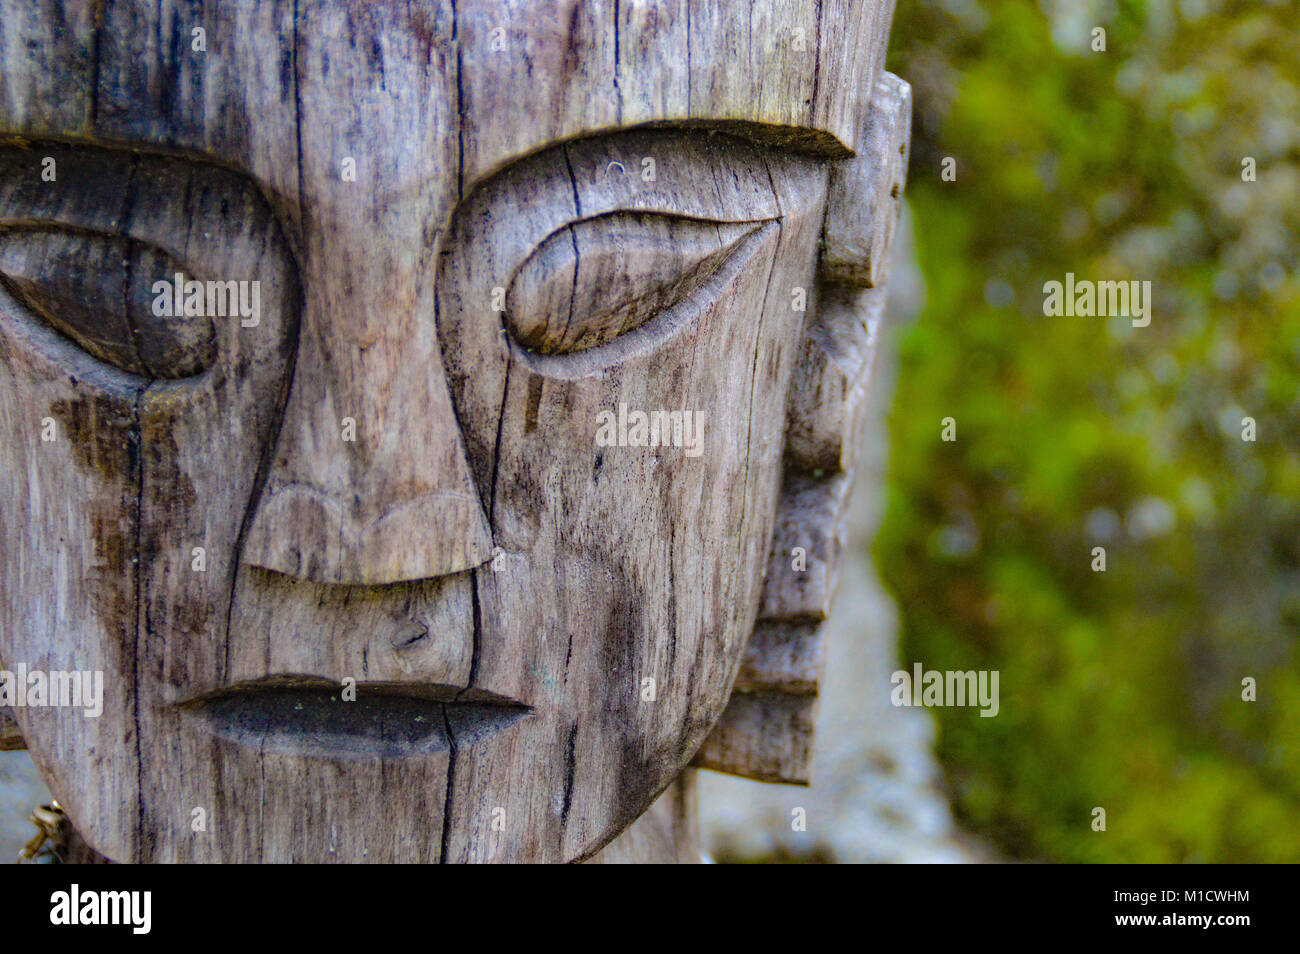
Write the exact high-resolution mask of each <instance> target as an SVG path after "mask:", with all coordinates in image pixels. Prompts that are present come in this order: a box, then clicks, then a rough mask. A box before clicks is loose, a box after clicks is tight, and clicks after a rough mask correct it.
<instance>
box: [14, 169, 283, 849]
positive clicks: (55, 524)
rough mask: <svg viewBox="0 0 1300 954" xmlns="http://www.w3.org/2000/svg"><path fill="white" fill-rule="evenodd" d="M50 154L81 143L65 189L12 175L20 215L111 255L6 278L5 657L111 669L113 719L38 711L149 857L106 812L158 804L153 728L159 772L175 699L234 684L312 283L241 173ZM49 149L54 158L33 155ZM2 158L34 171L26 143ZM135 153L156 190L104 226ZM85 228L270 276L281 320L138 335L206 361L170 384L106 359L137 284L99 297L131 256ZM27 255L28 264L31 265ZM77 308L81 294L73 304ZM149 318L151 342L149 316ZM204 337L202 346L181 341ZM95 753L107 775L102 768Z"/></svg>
mask: <svg viewBox="0 0 1300 954" xmlns="http://www.w3.org/2000/svg"><path fill="white" fill-rule="evenodd" d="M48 149H49V150H53V151H56V152H57V153H58V155H59V167H60V170H61V175H60V179H59V182H60V183H61V184H62V183H66V188H65V189H64V191H63V192H61V193H60V194H59V195H57V196H53V197H52V196H51V195H50V194H49V193H48V192H47V193H38V192H36V191H32V192H29V193H24V192H23V190H22V189H17V190H13V191H11V192H9V193H8V194H7V195H6V200H7V203H8V204H7V205H6V206H5V207H4V208H3V209H0V222H2V221H3V219H4V218H5V217H13V218H21V219H24V220H27V221H31V220H33V219H36V220H38V221H40V223H41V228H42V229H43V230H44V233H43V234H44V235H45V236H47V237H48V236H55V237H56V239H55V240H47V238H42V239H40V240H39V242H38V243H37V245H35V246H32V245H29V246H27V248H26V252H25V254H27V255H29V256H30V255H36V254H45V253H51V249H53V252H52V253H51V254H54V262H56V263H62V264H63V265H64V266H69V267H70V265H71V264H72V263H73V262H74V261H76V262H80V263H81V264H82V265H83V266H84V267H85V268H86V269H90V271H86V272H84V273H77V272H76V271H75V270H70V269H69V268H54V267H50V268H42V267H40V263H39V262H36V263H35V265H34V267H33V269H32V270H31V272H30V273H29V274H28V275H27V276H26V277H25V278H24V279H23V287H22V289H21V291H20V290H19V289H18V288H16V287H15V285H16V283H15V282H14V281H12V276H11V280H10V281H9V282H8V285H9V288H10V289H11V290H12V291H15V292H18V293H15V294H10V293H8V292H6V291H4V290H0V406H3V407H4V408H6V409H7V411H6V413H4V414H3V415H0V441H2V442H3V445H4V446H5V447H6V448H7V449H8V452H9V453H10V454H12V455H14V457H11V459H10V461H9V462H7V464H6V466H4V467H0V481H2V483H0V487H2V488H3V499H4V500H5V501H6V503H5V509H4V518H3V520H2V521H0V564H2V565H0V580H3V581H5V586H6V587H8V588H9V589H8V592H6V593H5V594H4V597H5V598H4V599H3V600H0V604H3V606H4V609H3V610H2V611H0V612H2V613H3V616H4V618H3V620H2V621H0V632H2V633H3V634H4V639H5V641H4V643H3V645H0V658H3V660H4V662H5V663H6V664H9V663H12V664H15V665H16V664H18V663H24V664H26V665H28V666H29V667H32V668H41V669H45V670H76V671H85V670H99V671H101V672H102V673H103V694H104V709H103V714H102V715H100V716H99V717H98V718H93V719H92V718H83V717H81V716H80V714H79V713H75V712H73V713H70V712H68V711H65V710H59V709H52V708H51V709H39V708H27V709H23V710H21V711H19V712H18V713H17V717H18V720H19V723H20V726H21V728H22V731H23V736H24V738H25V740H26V742H27V744H28V747H29V749H30V750H31V751H32V753H33V757H34V758H35V759H36V760H37V762H38V764H39V765H40V767H41V769H42V771H43V772H44V773H45V774H46V777H47V779H49V780H50V786H51V788H53V789H54V790H55V791H57V792H59V797H60V799H61V800H62V801H63V802H64V805H65V807H66V808H67V809H68V811H69V813H70V814H71V815H72V817H74V818H77V819H83V818H84V819H87V820H90V828H89V830H88V831H87V833H86V834H87V835H88V837H89V838H90V839H91V841H92V843H93V844H94V845H95V847H96V848H97V849H98V850H100V851H102V852H104V853H106V854H108V855H110V856H112V857H118V858H131V857H136V847H137V846H135V845H134V843H133V839H134V833H135V831H136V827H137V826H136V825H134V824H130V825H118V826H115V827H114V830H104V829H102V828H100V827H99V826H97V825H95V824H94V822H95V821H97V820H99V819H105V818H116V817H118V816H120V815H122V814H123V812H125V813H126V814H128V815H130V814H133V813H134V812H136V811H137V810H139V807H138V803H137V798H138V795H139V792H138V790H137V779H139V778H140V777H141V773H140V771H138V769H137V767H136V765H135V764H134V762H135V759H136V758H137V747H136V741H135V740H136V737H137V734H139V736H140V737H142V738H144V737H147V738H148V739H149V740H150V741H151V742H156V746H157V747H156V748H153V749H152V750H151V751H152V753H153V754H152V755H151V756H150V757H149V758H148V760H147V761H148V766H146V771H145V778H146V784H148V778H149V772H151V771H157V770H159V767H160V766H162V765H165V764H168V761H169V755H170V756H171V757H172V759H173V761H171V764H173V765H174V764H178V763H176V762H175V761H174V755H175V753H169V749H170V747H171V746H172V745H173V744H174V742H173V740H174V726H172V725H171V724H170V723H169V721H168V720H169V719H170V718H172V717H171V716H169V715H168V714H167V713H166V712H165V706H166V705H167V704H168V703H170V702H172V701H175V699H176V698H179V697H182V696H184V695H186V694H187V693H188V692H189V691H190V687H191V686H193V685H194V684H196V683H197V684H202V683H204V682H205V681H209V680H211V681H214V682H215V681H217V680H219V679H220V675H221V668H222V664H223V660H224V644H225V625H226V611H227V607H228V605H229V600H230V584H231V581H232V575H233V562H232V561H233V557H234V555H235V551H236V548H237V540H238V538H239V533H240V527H241V525H242V522H243V520H244V517H245V513H246V511H247V509H248V506H249V503H250V501H251V500H252V497H253V492H254V484H255V480H256V475H257V472H258V469H259V466H260V463H261V460H262V456H263V454H264V453H266V452H267V450H268V448H269V447H270V445H271V443H272V442H273V440H274V430H275V425H276V422H277V419H278V415H279V412H280V408H281V407H282V404H283V399H284V394H285V390H286V386H287V382H288V376H289V372H290V370H291V368H292V366H293V349H294V347H295V345H296V321H297V309H298V289H297V281H296V275H295V270H294V267H293V262H292V257H291V255H290V253H289V251H288V249H287V247H286V245H285V244H284V242H283V240H282V239H281V237H280V233H279V230H278V228H277V226H276V225H275V223H274V220H273V219H272V217H271V215H270V213H269V211H268V210H267V209H266V207H265V205H264V204H263V203H262V202H261V200H260V198H259V197H258V195H257V193H256V192H255V190H253V189H252V188H251V186H249V184H248V183H247V182H246V181H245V180H243V179H242V178H241V177H239V176H237V175H235V174H233V173H229V172H226V171H224V170H218V169H215V168H211V167H207V166H203V165H200V164H195V163H189V162H182V161H178V160H170V159H161V158H155V157H145V156H141V157H138V158H136V159H133V158H131V157H130V156H128V155H126V154H120V155H119V154H115V153H112V152H111V151H106V150H99V149H91V148H89V147H80V148H73V149H70V148H68V147H60V146H54V145H50V146H48ZM42 154H44V153H43V151H35V152H33V153H32V155H33V156H35V157H36V158H34V159H32V160H31V161H32V162H33V164H34V163H35V162H37V161H38V160H39V157H40V156H41V155H42ZM0 160H3V161H6V162H8V163H9V166H10V168H8V169H7V171H8V172H10V173H13V175H14V177H15V178H17V179H18V180H19V181H25V180H24V179H23V178H22V175H23V172H24V170H23V169H22V168H21V166H22V162H23V161H24V160H23V159H22V158H21V157H19V158H15V157H14V156H12V155H11V156H7V157H0ZM15 163H17V167H14V164H15ZM133 164H134V165H135V172H134V176H135V177H136V178H135V180H134V181H135V182H137V183H139V182H147V183H148V188H147V189H146V188H139V189H138V195H137V196H136V198H135V201H134V203H133V211H132V212H131V213H130V214H129V215H127V216H121V217H119V218H115V219H110V214H105V215H104V219H105V221H103V222H100V221H98V220H97V216H98V215H99V211H98V210H99V209H101V208H103V207H104V206H105V205H107V204H108V203H107V202H106V201H105V196H106V194H114V195H118V196H121V195H122V194H123V189H124V188H127V187H126V186H125V183H127V182H128V181H131V178H130V177H131V175H132V173H131V172H130V169H131V167H132V165H133ZM6 178H9V177H8V176H7V177H6ZM9 181H15V180H14V179H10V180H9ZM31 181H33V182H39V178H38V177H37V176H33V177H32V178H31ZM97 188H102V189H104V190H107V193H100V192H97V191H96V189H97ZM181 198H188V204H187V203H186V202H181V201H176V200H178V199H181ZM68 230H70V231H68ZM101 230H102V236H103V237H102V238H101V237H97V236H98V235H99V234H100V231H101ZM205 232H206V235H205V234H204V233H205ZM71 233H75V234H77V235H78V236H81V237H82V238H86V237H87V236H89V238H88V239H87V241H90V242H91V243H96V242H103V243H106V244H107V245H108V246H114V244H115V243H116V245H120V246H123V247H125V246H126V244H132V245H142V246H147V247H149V248H152V249H156V250H157V254H158V255H161V256H165V257H167V258H168V259H169V260H171V261H176V262H180V263H182V264H183V266H184V268H185V270H186V271H187V272H188V273H189V275H191V276H193V277H196V278H202V279H210V280H226V279H229V280H236V281H248V282H251V281H257V282H259V283H260V284H259V292H258V305H259V311H258V315H259V320H258V322H257V324H256V325H255V326H252V327H245V326H244V325H243V324H241V318H240V316H239V315H238V314H236V315H233V316H224V317H211V318H210V319H200V322H203V321H207V322H208V323H207V324H202V323H200V325H199V330H200V331H202V332H203V334H201V335H199V337H194V336H193V335H192V334H190V333H189V332H186V333H185V334H181V333H179V332H178V334H177V335H169V334H167V331H168V329H166V328H159V329H157V330H158V331H159V335H158V337H157V338H154V339H151V342H152V343H157V342H158V341H161V342H163V344H164V345H167V347H164V348H162V349H161V350H158V349H155V350H153V351H152V352H149V351H148V350H147V349H140V350H137V351H136V352H133V353H141V354H143V353H152V354H154V355H159V356H161V357H159V358H158V361H159V362H164V361H167V360H170V359H169V358H168V355H177V354H181V356H182V360H181V361H180V362H179V363H176V362H173V363H172V364H171V365H170V367H172V368H176V369H179V370H180V371H185V370H193V369H194V368H195V367H201V370H199V371H198V373H196V374H191V375H189V376H186V377H173V378H170V379H168V378H163V377H158V376H156V373H157V372H158V371H160V370H164V368H163V366H162V365H161V364H159V365H156V366H154V367H152V368H146V367H141V368H137V369H136V370H140V371H147V372H150V373H148V374H135V373H130V372H129V371H127V370H122V369H121V368H118V367H114V366H113V365H112V364H109V363H107V361H108V360H112V359H114V358H117V359H121V360H123V361H128V360H129V357H128V358H125V359H123V358H121V356H122V355H124V354H127V352H125V351H123V350H122V348H118V347H116V345H114V346H113V347H109V348H108V349H107V350H103V351H101V352H100V353H98V354H93V353H92V351H91V349H89V348H86V347H85V339H87V338H89V337H91V336H95V335H98V336H99V338H100V339H101V340H106V341H109V342H110V344H112V343H113V342H114V341H115V340H116V339H114V338H113V335H112V329H111V326H110V325H108V324H107V323H108V322H109V319H110V318H111V316H112V313H113V311H114V308H115V307H116V306H117V305H120V299H119V300H118V302H116V303H115V302H113V301H112V300H110V299H105V300H102V301H101V300H98V299H97V298H96V297H95V296H94V295H93V294H90V293H89V292H88V289H91V288H93V287H95V285H96V282H98V283H99V284H103V283H104V282H105V281H107V282H108V283H109V284H110V285H111V284H112V280H113V278H112V273H111V271H109V272H106V273H104V274H102V275H97V273H95V272H94V271H93V269H94V268H95V267H96V261H97V258H96V256H95V255H93V254H92V255H88V256H84V257H81V258H78V257H77V256H75V255H74V256H71V257H69V255H67V254H65V252H66V251H67V248H68V246H67V245H66V244H60V243H59V240H58V239H57V236H59V235H66V234H71ZM51 241H53V244H51ZM124 243H125V244H124ZM11 247H12V246H11ZM151 254H153V253H151ZM101 258H102V256H101ZM110 258H111V257H110ZM109 263H110V264H111V262H109ZM100 264H105V262H100ZM9 267H10V268H11V269H13V270H17V266H16V265H15V264H14V263H13V261H12V260H11V261H10V264H9ZM70 289H71V290H70ZM110 297H111V296H110ZM248 300H249V301H250V302H251V300H252V299H251V296H250V298H249V299H248ZM130 304H131V303H130V302H128V305H130ZM137 304H138V303H137ZM72 305H75V306H76V308H79V309H80V310H79V311H77V310H75V309H74V310H72V311H69V310H67V309H68V308H69V307H70V306H72ZM155 317H156V316H155ZM176 320H178V321H184V320H188V319H176ZM136 327H137V329H138V331H139V332H140V333H139V334H137V335H136V337H135V340H137V341H141V340H142V338H143V334H144V332H145V331H146V329H145V328H143V327H142V326H140V325H137V326H136ZM186 335H189V337H187V336H186ZM191 340H192V341H193V342H197V344H198V346H199V347H198V350H194V349H191V351H192V353H193V354H197V355H198V356H199V357H200V358H201V359H202V360H199V361H197V362H196V361H195V360H192V359H191V358H189V357H185V356H184V355H183V354H182V351H183V350H184V347H182V351H177V348H176V347H173V346H171V345H169V344H168V342H173V341H179V342H181V345H182V346H185V347H188V346H187V345H186V342H190V341H191ZM119 343H120V342H119ZM133 347H134V345H133ZM168 348H170V349H171V350H168ZM186 362H189V363H188V364H186ZM43 438H48V439H43ZM18 502H21V503H18ZM24 508H25V510H26V513H25V514H24V513H23V509H24ZM20 515H21V516H20ZM55 753H57V754H58V757H57V759H56V758H55V757H54V756H55ZM90 764H96V765H100V766H102V770H101V771H100V772H97V773H87V772H86V771H85V770H84V767H85V766H86V765H90ZM146 801H147V800H146Z"/></svg>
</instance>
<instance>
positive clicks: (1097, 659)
mask: <svg viewBox="0 0 1300 954" xmlns="http://www.w3.org/2000/svg"><path fill="white" fill-rule="evenodd" d="M1095 27H1101V28H1103V29H1104V30H1105V31H1106V36H1105V42H1106V48H1105V50H1104V51H1094V50H1093V48H1092V47H1093V35H1092V31H1093V29H1094V28H1095ZM889 69H890V70H891V71H892V72H894V73H897V74H898V75H900V76H902V77H903V78H904V79H906V80H908V81H909V82H910V83H911V84H912V88H913V91H914V97H915V113H914V119H913V141H912V154H911V155H912V165H911V169H910V175H909V184H908V187H907V192H906V199H907V203H908V208H909V212H908V213H907V214H906V216H905V221H904V227H903V229H902V230H901V234H900V238H899V240H898V242H897V243H896V247H895V253H896V254H895V263H894V266H893V269H892V272H891V277H890V281H891V283H892V284H891V295H892V310H893V317H894V328H893V334H894V336H893V340H892V341H891V343H890V346H889V347H888V348H887V349H885V353H884V354H882V360H881V361H880V362H879V363H878V370H879V374H878V376H877V379H876V382H875V394H874V395H873V402H874V408H875V415H874V417H873V418H872V419H871V420H870V422H869V424H868V426H869V428H870V435H869V440H868V441H867V442H866V451H865V455H864V457H865V459H864V460H863V462H862V472H861V475H860V477H859V480H858V492H857V497H856V506H855V512H854V514H855V515H854V519H853V521H852V533H853V537H854V540H855V541H856V542H855V544H854V550H853V552H852V553H851V554H850V555H849V556H850V558H849V559H848V560H847V562H846V566H845V569H844V575H843V577H842V579H841V583H840V590H839V595H838V599H837V607H836V612H835V616H834V617H833V619H832V621H831V623H830V625H831V626H832V627H833V632H832V636H831V643H830V658H829V660H828V673H827V677H826V684H825V690H824V696H823V702H822V709H821V715H820V727H819V734H818V755H817V763H816V768H815V776H814V784H813V786H812V787H811V788H810V789H799V788H791V787H787V786H771V785H761V784H758V783H753V782H746V781H743V780H740V779H733V778H727V777H724V776H720V775H714V774H712V773H700V777H701V783H702V793H701V798H700V802H701V808H702V813H703V821H704V830H705V835H706V841H707V843H708V846H709V852H710V855H711V856H712V857H713V858H714V859H715V860H718V861H749V860H805V861H979V860H1010V861H1015V860H1030V861H1057V862H1183V861H1190V862H1277V861H1291V862H1296V861H1300V665H1298V664H1297V658H1296V657H1297V627H1298V625H1300V280H1298V279H1297V270H1296V266H1297V256H1298V253H1300V237H1298V235H1297V230H1298V228H1300V3H1298V2H1296V0H1273V2H1270V0H1238V2H1229V0H1146V2H1143V0H1130V2H1121V0H1095V2H1093V0H898V8H897V13H896V16H895V21H894V30H893V40H892V52H891V54H890V57H889ZM945 157H951V158H953V159H955V160H956V165H955V169H956V178H955V180H954V181H944V180H943V179H942V178H941V171H942V167H943V160H944V158H945ZM1246 158H1250V159H1253V160H1254V167H1255V176H1254V181H1243V175H1242V173H1243V164H1242V163H1243V159H1246ZM1067 272H1074V273H1075V274H1076V275H1077V276H1078V277H1079V278H1081V279H1094V280H1130V279H1132V280H1139V281H1150V282H1152V283H1153V289H1154V295H1155V300H1154V306H1153V317H1152V321H1151V324H1150V326H1149V327H1146V328H1133V327H1132V325H1131V322H1130V321H1129V320H1128V319H1125V318H1117V319H1104V318H1082V317H1074V318H1067V317H1050V318H1049V317H1045V316H1044V315H1043V291H1042V288H1043V284H1044V282H1046V281H1050V280H1057V281H1062V280H1064V278H1065V274H1066V273H1067ZM945 417H952V418H954V419H955V421H956V426H957V440H956V441H955V442H950V443H945V442H943V441H941V440H940V426H941V425H940V421H941V420H942V419H943V418H945ZM1245 417H1251V418H1253V419H1254V421H1255V422H1256V428H1257V435H1256V436H1257V439H1256V440H1255V441H1254V442H1248V441H1244V440H1243V439H1242V419H1243V418H1245ZM1096 546H1104V547H1105V548H1106V553H1107V566H1106V570H1105V572H1094V571H1093V570H1092V562H1093V558H1092V550H1093V548H1094V547H1096ZM914 662H921V663H922V664H923V665H924V666H925V668H927V669H940V670H942V669H960V670H967V669H991V670H998V671H999V672H1000V674H1001V677H1000V690H1001V710H1000V712H999V714H998V716H997V717H996V718H980V717H979V716H978V712H977V710H975V709H969V708H960V709H959V708H948V709H944V708H935V709H929V710H926V709H899V708H894V707H893V706H891V705H890V702H889V691H890V684H889V675H890V673H891V672H893V671H894V670H896V669H900V668H907V669H910V667H911V665H912V663H914ZM1246 678H1251V679H1254V680H1255V682H1256V685H1257V698H1256V701H1253V702H1247V701H1243V699H1242V680H1243V679H1246ZM42 797H43V791H42V789H41V787H40V785H39V783H38V782H37V781H36V779H35V777H34V775H33V774H32V772H31V770H30V766H29V763H28V762H27V761H26V756H25V754H23V753H3V754H0V817H2V818H3V824H0V848H3V850H4V854H5V856H6V857H12V855H13V851H15V850H16V848H17V846H18V844H20V843H21V842H20V841H19V839H20V838H21V840H22V841H25V840H26V838H27V837H28V836H29V835H30V834H31V829H30V826H28V825H27V824H26V823H25V821H24V819H25V817H26V814H27V813H28V812H29V811H30V808H31V806H32V805H34V804H35V803H36V802H37V801H39V800H40V799H41V798H42ZM1095 807H1104V808H1105V809H1106V812H1107V830H1106V831H1105V832H1096V831H1093V830H1092V819H1093V815H1092V811H1093V809H1094V808H1095ZM793 808H804V809H805V810H806V813H807V830H805V831H794V830H792V825H791V817H792V816H791V811H792V809H793Z"/></svg>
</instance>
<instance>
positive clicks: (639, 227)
mask: <svg viewBox="0 0 1300 954" xmlns="http://www.w3.org/2000/svg"><path fill="white" fill-rule="evenodd" d="M761 227H762V223H761V222H741V223H731V222H705V221H700V220H698V219H688V218H683V217H679V216H668V215H659V214H650V213H631V212H620V213H615V214H612V215H605V216H601V217H599V218H592V219H586V220H584V221H581V222H576V223H574V224H573V225H567V226H565V227H564V228H562V229H560V230H559V231H557V232H554V233H552V234H551V235H550V236H549V237H548V238H547V239H546V240H545V241H544V242H542V244H541V245H539V246H538V247H537V248H536V250H535V251H534V252H533V253H532V255H530V256H529V257H528V258H527V259H526V260H525V261H524V263H523V264H522V265H521V266H520V267H519V270H518V272H517V273H516V274H515V277H514V279H513V281H511V283H510V288H509V291H508V292H507V294H506V326H507V327H508V328H509V330H510V333H511V335H512V336H513V337H514V339H515V340H516V341H517V342H518V343H519V344H520V345H522V346H523V347H525V348H528V349H530V350H532V351H535V352H538V353H539V354H547V355H549V354H568V353H571V352H575V351H585V350H586V349H588V348H595V347H597V346H599V345H603V344H606V343H607V342H609V341H612V340H614V339H615V338H617V337H619V336H620V335H623V334H626V333H627V332H629V331H632V330H633V329H635V328H639V327H641V326H642V325H644V324H646V323H647V322H649V321H651V320H652V319H654V318H655V317H657V316H659V315H661V314H663V313H664V312H666V311H667V310H668V309H670V308H671V307H672V306H673V305H675V304H677V303H678V302H680V301H682V300H683V299H684V298H686V297H687V296H689V295H690V294H691V293H692V292H694V291H695V290H696V289H697V288H699V287H700V286H701V285H703V284H704V283H705V282H706V281H708V280H709V278H711V277H712V276H713V275H715V274H716V273H717V272H718V270H719V269H720V268H722V266H723V265H724V264H725V263H726V261H727V260H728V258H730V257H731V255H732V254H733V252H735V250H736V249H737V247H738V246H739V245H740V244H741V243H742V242H743V241H744V239H745V238H746V237H748V236H749V235H751V234H752V233H754V232H755V231H757V230H758V229H760V228H761Z"/></svg>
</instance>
